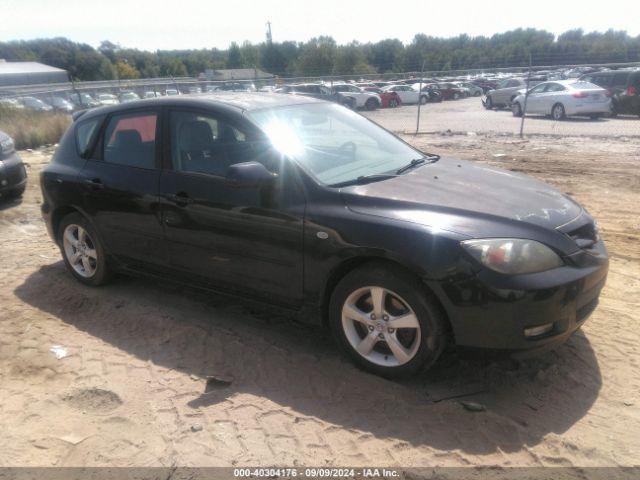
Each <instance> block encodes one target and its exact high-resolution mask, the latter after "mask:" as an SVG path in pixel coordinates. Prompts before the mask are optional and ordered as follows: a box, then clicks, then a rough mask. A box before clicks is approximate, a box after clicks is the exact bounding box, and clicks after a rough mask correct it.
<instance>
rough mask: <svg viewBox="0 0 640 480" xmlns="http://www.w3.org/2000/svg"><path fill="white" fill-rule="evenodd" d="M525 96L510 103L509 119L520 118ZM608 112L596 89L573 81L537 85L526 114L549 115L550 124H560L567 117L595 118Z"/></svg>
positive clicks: (606, 97) (607, 97) (605, 99)
mask: <svg viewBox="0 0 640 480" xmlns="http://www.w3.org/2000/svg"><path fill="white" fill-rule="evenodd" d="M524 101H525V92H524V91H522V90H521V91H520V94H519V95H518V96H517V97H516V98H514V99H513V102H512V104H511V110H512V112H513V115H514V116H516V117H521V116H522V114H523V112H524ZM610 112H611V97H610V95H609V93H608V92H607V91H606V90H605V89H604V88H600V87H598V86H597V85H594V84H593V83H589V82H581V81H576V80H558V81H554V82H544V83H539V84H538V85H536V86H535V87H533V88H532V89H531V90H529V96H528V98H527V111H526V112H524V113H534V114H543V115H551V117H552V118H553V119H554V120H562V119H563V118H565V117H566V116H570V115H584V116H588V117H591V118H594V119H595V118H598V117H601V116H603V115H606V114H608V113H610Z"/></svg>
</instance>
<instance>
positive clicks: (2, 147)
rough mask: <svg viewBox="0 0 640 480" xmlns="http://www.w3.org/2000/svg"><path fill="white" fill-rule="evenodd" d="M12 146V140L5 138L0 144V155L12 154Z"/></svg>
mask: <svg viewBox="0 0 640 480" xmlns="http://www.w3.org/2000/svg"><path fill="white" fill-rule="evenodd" d="M13 149H14V144H13V139H12V138H5V139H4V140H2V141H1V142H0V153H2V154H6V153H11V152H13Z"/></svg>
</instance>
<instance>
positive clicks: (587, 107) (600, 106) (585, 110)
mask: <svg viewBox="0 0 640 480" xmlns="http://www.w3.org/2000/svg"><path fill="white" fill-rule="evenodd" d="M565 112H566V114H567V115H589V114H594V113H601V114H604V113H610V112H611V101H607V102H597V103H596V102H594V103H586V102H585V103H580V104H576V105H568V106H567V107H566V110H565Z"/></svg>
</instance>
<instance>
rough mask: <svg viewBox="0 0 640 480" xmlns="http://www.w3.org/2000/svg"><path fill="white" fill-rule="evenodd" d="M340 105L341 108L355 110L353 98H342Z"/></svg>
mask: <svg viewBox="0 0 640 480" xmlns="http://www.w3.org/2000/svg"><path fill="white" fill-rule="evenodd" d="M340 104H341V105H342V106H343V107H347V108H348V109H350V110H355V108H356V101H355V100H354V99H353V98H343V99H342V100H341V101H340Z"/></svg>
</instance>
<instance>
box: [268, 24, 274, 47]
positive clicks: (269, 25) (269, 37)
mask: <svg viewBox="0 0 640 480" xmlns="http://www.w3.org/2000/svg"><path fill="white" fill-rule="evenodd" d="M272 42H273V38H272V37H271V22H267V45H271V43H272Z"/></svg>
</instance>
